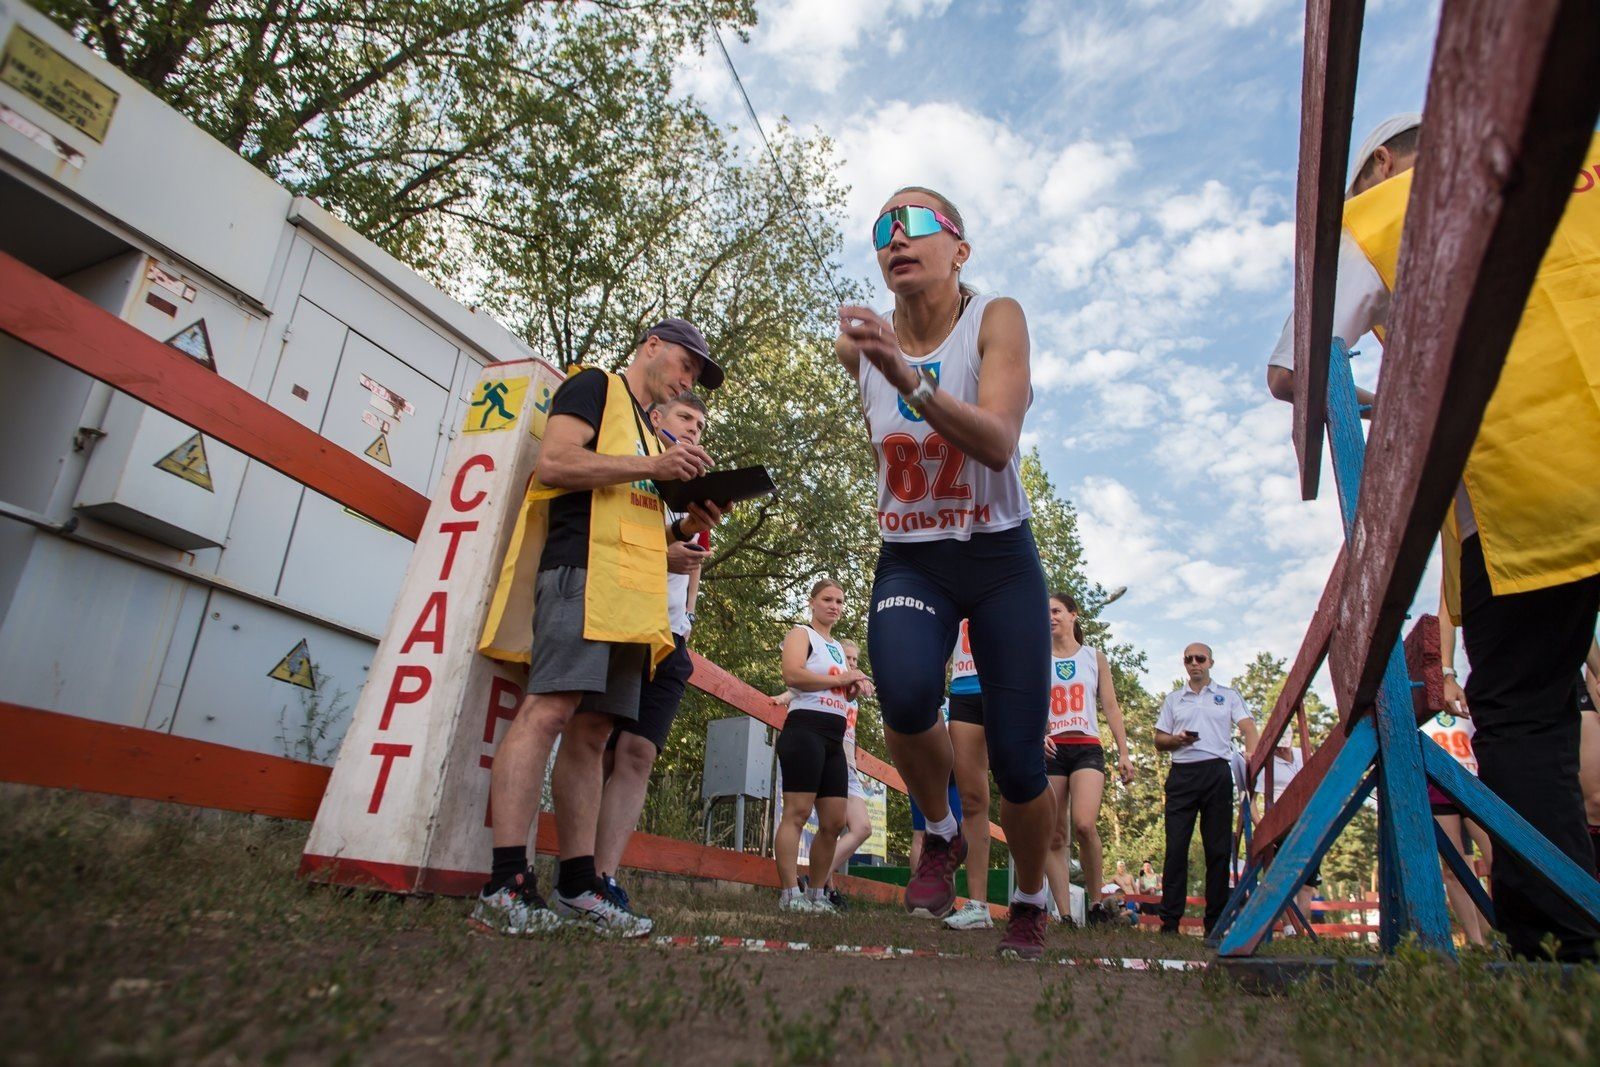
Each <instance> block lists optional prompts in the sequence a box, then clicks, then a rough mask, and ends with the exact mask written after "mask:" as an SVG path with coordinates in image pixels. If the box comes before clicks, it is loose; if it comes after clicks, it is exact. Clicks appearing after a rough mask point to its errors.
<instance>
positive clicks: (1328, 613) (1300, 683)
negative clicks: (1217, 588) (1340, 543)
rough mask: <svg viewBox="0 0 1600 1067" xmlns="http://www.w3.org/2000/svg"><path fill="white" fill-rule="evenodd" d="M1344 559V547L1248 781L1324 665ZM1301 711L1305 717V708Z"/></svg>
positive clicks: (1265, 729)
mask: <svg viewBox="0 0 1600 1067" xmlns="http://www.w3.org/2000/svg"><path fill="white" fill-rule="evenodd" d="M1344 561H1345V552H1344V550H1342V549H1341V550H1340V552H1339V558H1338V559H1337V560H1335V561H1334V564H1333V573H1332V574H1330V575H1329V576H1328V583H1327V585H1325V586H1323V589H1322V599H1321V600H1320V601H1318V602H1317V610H1316V613H1315V614H1314V615H1312V616H1311V626H1310V628H1309V629H1308V630H1307V631H1306V637H1305V640H1304V641H1302V642H1300V651H1299V652H1298V653H1297V654H1296V655H1295V658H1294V666H1293V667H1291V668H1289V675H1288V677H1287V678H1285V679H1284V682H1283V689H1282V690H1281V691H1279V693H1278V702H1277V703H1276V704H1274V705H1273V708H1272V714H1271V715H1269V716H1268V717H1267V723H1266V725H1265V726H1263V727H1262V728H1261V743H1260V744H1259V745H1257V746H1256V750H1255V752H1253V753H1252V754H1251V756H1250V763H1249V767H1250V773H1249V777H1248V778H1247V779H1246V780H1247V781H1250V782H1254V781H1255V780H1256V776H1257V775H1258V774H1260V773H1261V769H1262V768H1263V767H1264V766H1266V764H1267V763H1268V762H1269V761H1270V760H1271V758H1272V749H1273V747H1274V746H1275V745H1277V743H1278V740H1279V738H1281V737H1282V736H1283V733H1284V731H1285V730H1287V729H1288V728H1289V719H1290V718H1291V717H1292V716H1293V715H1294V714H1295V711H1296V709H1298V708H1300V706H1301V702H1302V701H1304V700H1305V697H1306V693H1307V692H1309V691H1310V689H1311V679H1312V677H1314V676H1315V675H1316V673H1317V671H1318V669H1320V668H1321V666H1322V661H1323V660H1324V659H1325V658H1326V657H1327V655H1328V645H1329V643H1330V642H1331V640H1332V638H1333V621H1334V619H1335V617H1336V616H1337V613H1338V605H1337V600H1338V596H1339V590H1340V588H1341V587H1342V586H1343V584H1344ZM1301 714H1302V717H1303V716H1304V712H1302V713H1301ZM1289 784H1290V785H1293V784H1294V783H1293V782H1291V783H1289Z"/></svg>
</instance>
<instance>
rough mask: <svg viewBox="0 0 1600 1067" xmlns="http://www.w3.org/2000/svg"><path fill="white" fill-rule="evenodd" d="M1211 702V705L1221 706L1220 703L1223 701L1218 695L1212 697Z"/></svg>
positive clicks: (1220, 695) (1219, 694)
mask: <svg viewBox="0 0 1600 1067" xmlns="http://www.w3.org/2000/svg"><path fill="white" fill-rule="evenodd" d="M1211 700H1212V702H1213V703H1215V704H1221V703H1222V702H1223V700H1222V694H1221V693H1218V694H1217V695H1216V696H1214V697H1212V698H1211Z"/></svg>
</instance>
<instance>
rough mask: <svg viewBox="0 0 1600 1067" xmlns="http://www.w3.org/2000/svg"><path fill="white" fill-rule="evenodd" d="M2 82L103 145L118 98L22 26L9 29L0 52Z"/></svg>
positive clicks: (101, 83) (102, 84)
mask: <svg viewBox="0 0 1600 1067" xmlns="http://www.w3.org/2000/svg"><path fill="white" fill-rule="evenodd" d="M0 82H3V83H4V84H6V85H9V86H11V87H12V88H13V89H15V90H17V92H19V93H21V94H22V95H23V96H26V97H27V98H28V99H30V100H32V101H33V102H34V103H36V104H38V105H39V106H40V107H42V108H44V109H45V110H46V111H48V112H50V113H51V114H52V115H54V116H56V117H57V118H58V119H60V120H61V121H63V122H65V123H67V124H68V125H69V126H71V127H73V128H74V129H76V130H78V131H79V132H81V133H84V134H87V135H88V136H90V137H93V138H94V139H95V140H96V141H99V142H101V143H102V144H103V143H105V139H106V131H107V130H109V129H110V128H111V113H112V112H113V111H115V110H116V109H117V99H118V97H119V95H120V94H118V92H117V91H116V90H115V89H113V88H111V86H109V85H107V84H106V83H105V82H103V81H101V80H100V79H99V78H96V77H95V76H94V75H93V74H90V73H89V72H88V71H86V70H84V69H83V68H82V67H80V66H78V65H77V64H76V63H74V62H73V61H72V60H70V59H68V58H67V57H66V56H64V55H62V54H61V53H60V52H58V51H56V50H55V49H54V48H52V47H51V46H50V45H48V44H46V43H45V42H44V41H43V40H41V39H40V38H38V37H35V36H34V35H33V34H31V33H29V32H28V31H27V30H25V29H23V28H22V27H21V26H13V27H12V28H11V36H10V37H8V38H6V46H5V51H4V52H0Z"/></svg>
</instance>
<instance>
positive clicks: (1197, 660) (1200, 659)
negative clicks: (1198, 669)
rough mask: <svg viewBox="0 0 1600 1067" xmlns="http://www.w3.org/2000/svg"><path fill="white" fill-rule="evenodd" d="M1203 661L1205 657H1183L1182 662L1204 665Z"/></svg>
mask: <svg viewBox="0 0 1600 1067" xmlns="http://www.w3.org/2000/svg"><path fill="white" fill-rule="evenodd" d="M1205 661H1206V657H1205V656H1185V657H1183V662H1185V663H1204V662H1205Z"/></svg>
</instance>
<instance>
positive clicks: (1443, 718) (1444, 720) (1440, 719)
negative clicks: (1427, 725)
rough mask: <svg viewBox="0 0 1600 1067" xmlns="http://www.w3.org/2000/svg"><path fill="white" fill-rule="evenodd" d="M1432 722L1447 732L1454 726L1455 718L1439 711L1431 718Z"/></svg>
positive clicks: (1446, 712)
mask: <svg viewBox="0 0 1600 1067" xmlns="http://www.w3.org/2000/svg"><path fill="white" fill-rule="evenodd" d="M1433 721H1434V722H1436V723H1438V724H1439V725H1440V726H1443V727H1444V728H1445V729H1446V730H1448V729H1450V727H1452V726H1454V725H1455V724H1456V717H1455V716H1454V715H1452V714H1450V713H1449V712H1448V711H1441V712H1440V713H1439V714H1437V715H1435V716H1434V717H1433Z"/></svg>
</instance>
